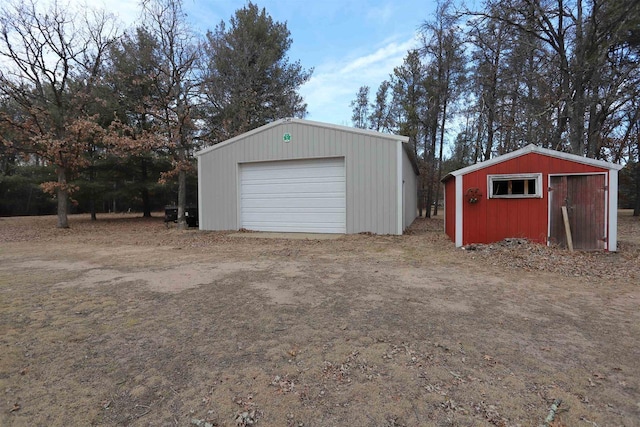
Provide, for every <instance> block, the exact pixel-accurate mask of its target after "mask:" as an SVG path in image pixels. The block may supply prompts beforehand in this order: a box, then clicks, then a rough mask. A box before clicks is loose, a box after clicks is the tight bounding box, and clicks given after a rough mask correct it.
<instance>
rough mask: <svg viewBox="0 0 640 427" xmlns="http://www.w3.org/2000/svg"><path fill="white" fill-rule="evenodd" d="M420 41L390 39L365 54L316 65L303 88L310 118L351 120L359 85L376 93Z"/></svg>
mask: <svg viewBox="0 0 640 427" xmlns="http://www.w3.org/2000/svg"><path fill="white" fill-rule="evenodd" d="M417 42H418V41H417V37H416V36H414V37H412V38H411V39H409V40H405V41H400V42H399V41H395V40H387V41H386V43H385V44H384V45H383V46H381V47H379V48H378V49H375V50H373V51H370V52H369V53H365V54H364V55H361V56H358V57H355V58H351V59H346V60H345V61H336V60H334V61H333V62H331V63H325V64H321V65H319V66H317V67H316V69H315V72H314V75H313V77H312V78H311V79H310V80H309V82H307V84H305V85H304V86H303V87H302V88H301V93H302V96H303V97H304V99H305V101H306V102H307V105H308V111H309V118H310V119H312V120H319V121H325V122H329V123H335V124H348V123H349V121H350V118H351V108H350V107H349V103H350V102H351V101H352V100H353V99H354V98H355V96H356V92H357V91H358V89H359V88H360V86H369V87H370V88H371V91H372V92H373V93H375V91H376V90H377V88H378V86H379V85H380V83H382V81H383V80H385V79H387V78H388V77H389V74H391V73H392V72H393V69H394V68H395V67H397V66H399V65H401V64H402V61H403V59H404V57H405V56H406V54H407V51H409V50H410V49H412V48H415V47H416V46H417ZM345 62H346V63H345Z"/></svg>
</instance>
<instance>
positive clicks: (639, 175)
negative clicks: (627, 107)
mask: <svg viewBox="0 0 640 427" xmlns="http://www.w3.org/2000/svg"><path fill="white" fill-rule="evenodd" d="M636 139H637V141H638V142H637V149H638V161H637V162H636V177H635V178H636V204H635V206H634V208H633V216H640V136H639V137H636Z"/></svg>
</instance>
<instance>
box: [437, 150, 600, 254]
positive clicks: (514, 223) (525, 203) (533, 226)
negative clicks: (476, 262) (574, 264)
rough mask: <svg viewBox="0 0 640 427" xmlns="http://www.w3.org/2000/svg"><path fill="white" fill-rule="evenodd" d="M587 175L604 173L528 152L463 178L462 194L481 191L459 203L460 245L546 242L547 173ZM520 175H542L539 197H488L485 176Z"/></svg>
mask: <svg viewBox="0 0 640 427" xmlns="http://www.w3.org/2000/svg"><path fill="white" fill-rule="evenodd" d="M589 172H608V170H607V169H602V168H598V167H595V166H590V165H585V164H582V163H576V162H572V161H569V160H564V159H559V158H556V157H550V156H545V155H543V154H540V153H528V154H525V155H523V156H519V157H516V158H513V159H510V160H506V161H504V162H501V163H497V164H495V165H491V166H487V167H486V168H483V169H480V170H477V171H474V172H470V173H468V174H466V175H464V176H463V181H462V192H463V194H464V192H466V191H467V189H468V188H470V187H477V188H479V189H480V191H481V192H482V197H481V198H480V201H479V202H478V203H475V204H470V203H467V202H466V201H464V202H463V208H462V211H463V212H462V216H463V219H462V221H463V227H462V228H463V236H462V244H463V245H467V244H470V243H492V242H497V241H500V240H503V239H505V238H507V237H520V238H527V239H530V240H533V241H535V242H538V243H546V242H547V232H548V218H547V216H548V208H549V206H548V201H549V193H548V191H547V189H548V188H549V174H574V173H589ZM522 173H542V198H531V199H529V198H527V199H525V198H523V199H489V198H488V194H487V175H499V174H522ZM454 210H455V208H454ZM447 234H448V233H447Z"/></svg>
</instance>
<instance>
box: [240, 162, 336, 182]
mask: <svg viewBox="0 0 640 427" xmlns="http://www.w3.org/2000/svg"><path fill="white" fill-rule="evenodd" d="M249 167H251V166H249ZM265 175H268V176H269V178H271V179H276V180H277V179H285V180H290V179H300V178H303V179H311V178H321V179H326V178H327V177H344V168H343V167H331V166H329V167H326V168H320V167H314V168H285V169H273V168H269V169H258V170H253V169H249V170H247V171H246V173H245V174H244V179H245V180H247V181H251V180H257V181H261V180H263V179H264V178H263V177H264V176H265Z"/></svg>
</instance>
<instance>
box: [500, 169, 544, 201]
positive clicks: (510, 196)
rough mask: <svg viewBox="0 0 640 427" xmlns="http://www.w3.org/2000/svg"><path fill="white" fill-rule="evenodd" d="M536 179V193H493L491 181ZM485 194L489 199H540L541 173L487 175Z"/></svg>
mask: <svg viewBox="0 0 640 427" xmlns="http://www.w3.org/2000/svg"><path fill="white" fill-rule="evenodd" d="M516 179H523V180H530V179H535V180H536V193H535V194H501V195H494V194H493V181H494V180H500V181H506V180H516ZM487 194H488V195H489V199H541V198H542V194H543V193H542V173H518V174H504V175H487Z"/></svg>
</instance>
